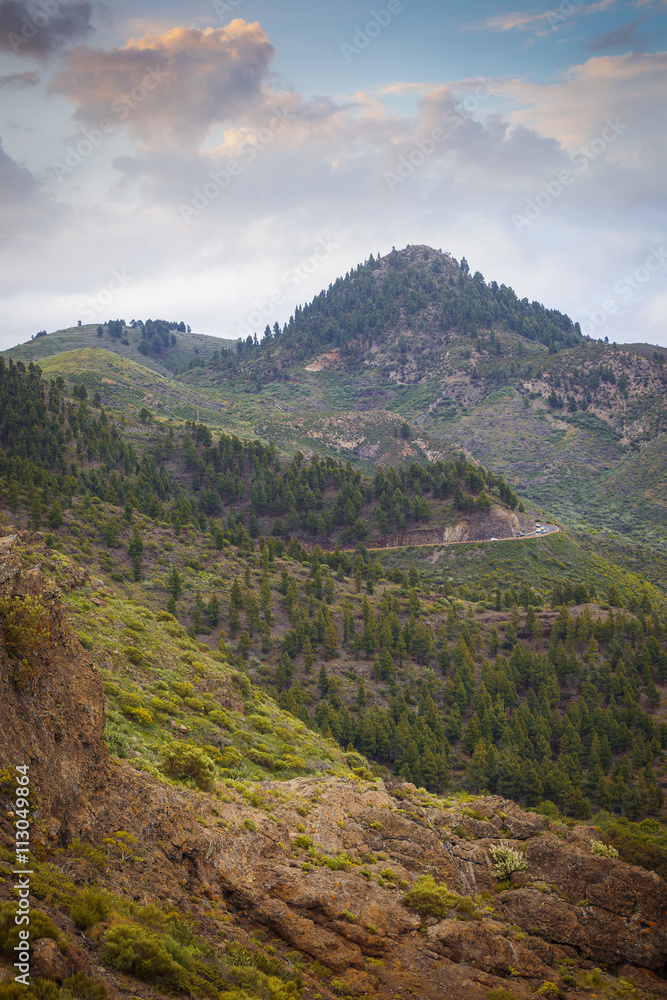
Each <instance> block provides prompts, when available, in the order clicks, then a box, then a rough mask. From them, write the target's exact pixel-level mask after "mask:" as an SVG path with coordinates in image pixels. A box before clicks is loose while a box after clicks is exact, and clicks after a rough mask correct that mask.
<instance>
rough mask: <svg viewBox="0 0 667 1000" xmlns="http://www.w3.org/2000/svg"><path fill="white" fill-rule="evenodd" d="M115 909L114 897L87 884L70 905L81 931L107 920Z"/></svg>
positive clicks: (72, 914) (75, 922)
mask: <svg viewBox="0 0 667 1000" xmlns="http://www.w3.org/2000/svg"><path fill="white" fill-rule="evenodd" d="M113 910H114V905H113V898H112V897H111V895H110V894H109V893H108V892H107V891H106V890H105V889H99V888H98V887H97V886H87V887H86V888H85V889H82V890H81V891H80V892H78V893H77V894H76V896H75V898H74V900H73V901H72V903H71V904H70V907H69V912H70V916H71V918H72V920H73V921H74V924H75V926H76V927H77V928H78V930H80V931H85V930H88V928H89V927H93V926H94V925H95V924H99V923H101V922H102V921H103V920H107V919H108V917H109V916H110V915H111V914H112V913H113Z"/></svg>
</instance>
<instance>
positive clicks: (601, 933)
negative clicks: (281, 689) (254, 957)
mask: <svg viewBox="0 0 667 1000" xmlns="http://www.w3.org/2000/svg"><path fill="white" fill-rule="evenodd" d="M14 552H15V548H14V547H13V544H12V543H10V542H7V543H6V544H5V556H4V559H3V560H0V561H1V562H2V566H1V567H0V570H1V572H0V576H1V577H2V578H3V582H2V588H3V595H2V596H4V597H6V596H7V595H8V594H14V595H15V594H20V595H24V594H26V593H29V592H31V591H32V592H36V593H39V594H40V595H41V599H42V602H43V603H44V605H45V606H46V607H48V609H49V616H50V639H49V643H48V645H45V646H43V647H42V648H41V650H40V651H39V654H38V657H37V666H38V668H39V669H37V670H36V671H35V673H34V677H33V680H32V682H31V686H30V687H29V688H27V689H25V690H23V691H17V690H16V685H15V683H14V682H13V681H12V679H11V677H12V674H11V671H12V662H11V661H10V659H9V658H8V656H7V654H6V651H3V659H2V670H1V678H2V680H1V683H2V690H1V698H0V765H1V766H2V767H8V766H11V765H12V764H19V763H29V764H30V773H31V777H32V783H33V787H34V788H35V790H36V792H37V796H38V799H39V812H38V814H37V816H36V823H35V830H36V831H38V832H39V840H38V841H36V843H38V844H39V852H40V858H41V860H42V861H47V862H48V861H51V862H55V863H56V864H57V865H60V868H61V870H62V871H64V870H65V867H64V866H63V865H62V859H63V848H66V847H67V845H68V844H70V843H71V842H72V838H82V839H83V840H84V841H89V842H90V843H91V844H93V845H98V846H99V845H103V844H104V841H105V838H107V839H109V840H111V841H112V842H113V840H114V837H115V835H116V834H117V832H118V831H124V832H125V833H126V834H128V835H130V836H131V837H135V838H136V848H133V849H130V850H128V851H124V850H123V849H122V847H121V848H118V847H117V846H114V845H113V843H112V845H111V846H110V847H108V848H107V852H108V858H107V860H106V863H105V865H104V866H103V868H99V867H98V868H94V867H92V866H91V865H87V864H86V862H85V861H84V860H81V859H79V860H78V861H77V860H76V859H73V860H72V861H71V863H70V867H69V868H68V869H67V871H68V873H69V875H70V876H71V878H72V879H73V882H74V883H76V884H80V883H82V882H83V883H85V882H97V883H98V884H99V885H100V886H102V887H105V888H107V889H109V890H111V891H113V892H115V893H116V894H120V895H121V896H124V897H126V898H128V899H130V900H135V901H137V902H139V903H142V904H146V903H154V904H156V905H157V906H160V907H163V908H165V909H171V910H173V909H177V910H179V911H182V913H183V914H184V915H189V916H191V917H193V918H196V920H197V921H198V933H199V934H200V935H201V937H203V938H205V939H206V940H207V941H208V942H209V943H210V944H211V946H212V947H213V948H218V947H220V945H221V943H222V942H223V940H224V941H226V942H227V943H229V942H230V941H238V942H239V943H241V944H243V945H244V946H245V947H248V948H250V949H254V948H255V947H256V945H257V932H259V933H260V934H261V935H264V936H267V935H268V938H269V940H270V941H271V942H272V947H274V948H275V949H276V950H277V953H278V955H280V956H287V958H288V959H289V960H290V961H293V962H294V961H295V960H296V958H298V959H299V961H300V962H301V967H302V969H303V973H304V983H303V990H302V995H303V997H305V998H315V997H316V996H318V995H319V996H320V997H322V998H325V1000H330V998H333V997H335V996H343V997H346V996H357V997H359V996H364V997H379V998H386V1000H390V998H391V1000H394V998H395V997H396V996H407V995H413V996H419V997H424V998H433V1000H435V998H436V997H437V998H442V997H453V998H459V997H461V998H470V1000H485V998H486V997H487V993H488V992H489V991H492V990H499V989H506V990H509V991H510V993H509V994H506V995H505V996H506V997H507V996H511V995H513V996H515V997H518V998H522V997H528V996H530V995H531V994H532V993H534V992H535V991H536V990H537V991H539V990H541V991H542V992H541V993H540V994H539V995H542V996H557V995H566V994H567V995H569V996H572V997H575V998H576V997H579V996H589V995H590V992H589V990H588V988H587V987H586V985H585V984H586V981H587V980H586V977H587V976H590V975H592V974H593V971H594V966H596V965H603V966H604V968H605V970H606V971H603V972H599V973H598V972H596V973H595V975H596V976H598V977H599V982H600V983H601V984H602V987H601V988H600V992H598V994H597V995H610V996H611V995H614V993H613V991H614V990H616V989H618V988H621V987H622V988H623V989H626V986H625V985H624V983H628V985H627V991H630V990H631V989H632V987H631V986H630V985H629V980H632V981H634V982H635V983H636V984H637V990H636V991H635V992H634V993H632V992H627V991H626V994H625V995H626V996H635V997H639V996H650V995H655V996H667V983H666V981H665V978H664V976H665V971H666V969H665V966H666V962H667V886H666V885H665V883H664V882H663V881H662V880H661V879H659V878H658V877H657V876H655V875H653V874H652V873H650V872H647V871H644V870H643V869H640V868H634V867H630V866H627V865H624V864H622V863H620V862H618V861H614V860H609V859H604V858H598V857H595V856H593V855H592V854H591V850H590V844H591V841H592V839H594V838H595V831H594V830H592V829H591V828H590V827H584V826H578V827H573V828H567V827H563V826H560V825H558V824H554V823H552V824H550V823H549V822H548V821H547V819H545V818H544V817H543V816H539V815H536V814H532V813H526V812H524V811H523V810H521V809H520V808H519V807H518V806H517V805H516V804H514V803H512V802H509V801H506V800H503V799H501V798H499V797H475V798H474V799H473V798H472V797H465V798H464V799H461V798H459V799H456V798H450V799H445V800H437V799H435V798H433V797H432V796H431V795H428V794H426V793H424V792H423V791H420V790H417V789H416V788H415V787H414V786H412V785H407V784H402V785H401V784H397V785H396V786H395V787H387V786H386V785H385V784H384V783H383V782H382V781H366V780H363V779H360V778H358V777H357V776H356V775H355V774H353V773H352V772H347V773H341V774H339V775H335V774H328V775H326V774H323V775H321V776H320V777H314V776H310V777H303V778H297V779H294V780H292V781H286V782H263V783H260V784H258V785H256V786H255V787H254V788H253V789H252V790H251V791H249V790H248V789H247V788H246V789H244V788H243V786H242V785H238V786H237V787H236V789H234V788H232V787H230V785H229V783H228V784H226V785H219V786H217V787H216V788H215V789H214V790H212V791H210V792H206V793H205V792H197V791H193V790H191V789H187V788H183V787H179V786H177V785H174V784H171V783H169V782H167V781H166V780H165V781H163V780H161V779H160V778H159V777H157V776H155V775H151V774H148V773H146V772H138V771H136V770H134V769H133V768H132V767H131V766H130V765H129V764H128V763H127V762H118V761H115V760H112V759H110V758H109V756H108V754H107V751H106V748H105V746H104V744H103V742H102V731H103V718H104V716H103V709H104V701H103V697H104V696H103V692H102V687H101V683H100V678H99V676H98V674H97V671H96V669H95V667H94V666H93V664H92V662H91V660H90V659H89V657H88V655H87V653H86V651H85V650H84V649H83V648H82V647H81V646H80V645H79V643H78V641H77V640H76V638H75V637H74V636H73V634H72V632H71V631H70V630H69V627H68V625H67V621H66V618H65V615H64V613H63V608H62V605H61V604H60V600H59V595H58V591H57V588H56V587H55V586H54V585H53V584H52V583H50V582H49V581H48V580H46V579H45V578H44V577H42V576H41V575H40V574H39V573H38V572H34V571H33V572H32V573H28V574H26V573H23V572H22V571H21V569H20V565H19V563H18V561H17V559H16V558H15V555H13V554H12V553H14ZM73 582H76V581H73ZM0 807H1V811H0V845H2V846H3V847H5V848H6V849H7V850H10V849H11V847H12V844H13V827H12V811H11V803H10V801H9V799H8V798H7V797H6V796H5V798H4V800H3V802H2V803H0ZM501 842H508V843H510V844H511V845H513V846H514V847H515V848H517V849H520V850H521V851H523V852H525V857H526V859H527V871H526V872H525V873H520V874H515V875H514V876H513V878H512V881H511V883H509V884H499V883H498V881H497V879H496V877H495V876H494V874H493V871H492V858H491V855H490V853H489V848H490V847H492V846H494V845H497V844H499V843H501ZM6 856H7V855H5V857H6ZM64 856H65V857H67V852H65V855H64ZM75 862H76V863H75ZM4 873H5V875H6V878H5V881H4V885H3V887H2V888H1V889H0V897H1V898H2V899H7V898H9V893H10V888H11V885H12V883H13V879H12V876H11V872H10V870H9V869H8V868H7V866H5V867H4ZM429 875H430V876H433V877H434V878H435V880H436V882H438V883H443V884H446V885H447V886H448V888H449V889H450V890H451V892H452V893H453V894H459V895H460V896H461V897H464V901H463V902H462V903H461V902H460V901H457V899H456V895H454V896H453V897H452V904H451V908H450V909H449V911H448V912H440V913H439V914H438V915H437V916H429V915H427V914H424V913H420V912H418V911H417V910H416V909H415V908H414V906H413V907H410V906H407V905H406V904H405V902H404V895H405V893H406V891H409V890H414V889H415V885H416V884H417V880H418V879H419V878H420V877H423V876H429ZM418 885H423V882H420V883H418ZM465 897H472V898H470V899H469V900H468V901H467V902H466V901H465ZM473 900H474V902H473ZM32 902H33V905H34V906H35V907H37V908H42V909H45V910H46V911H47V912H48V913H49V915H50V916H51V918H52V919H53V920H54V921H55V923H56V924H58V925H59V926H60V927H61V928H62V929H63V930H64V931H65V932H66V933H67V934H68V935H69V937H70V939H71V940H72V941H73V945H72V949H71V952H70V956H71V957H70V959H69V961H70V964H71V966H72V969H74V968H83V969H87V970H89V971H90V970H94V971H95V970H96V971H95V975H96V976H98V977H100V978H104V979H105V980H106V981H107V984H108V987H109V989H110V991H111V994H112V995H117V994H118V992H120V993H131V994H135V995H136V994H138V995H140V996H146V997H148V996H158V995H162V994H160V993H159V992H158V991H157V989H156V987H155V986H148V985H146V984H144V983H141V984H139V983H138V982H137V981H136V980H134V979H132V977H131V976H126V975H123V974H120V973H118V972H116V973H112V972H110V971H105V969H104V967H103V966H102V965H100V964H99V963H100V955H101V946H102V945H103V942H104V933H105V925H104V924H101V925H100V927H99V928H98V930H97V932H96V933H93V932H88V933H87V934H86V935H82V934H81V933H80V932H77V930H76V928H75V926H74V924H73V922H72V920H71V919H70V917H69V916H68V915H67V913H66V910H65V909H64V908H63V907H62V906H60V905H59V904H58V900H57V898H55V897H51V896H49V895H47V896H46V897H44V896H43V895H42V896H40V898H34V899H33V900H32ZM469 918H470V919H469ZM250 935H253V936H252V937H251V936H250ZM77 956H78V957H77ZM295 956H296V958H295ZM72 969H70V971H72ZM0 971H4V973H5V976H6V978H9V977H10V975H11V972H10V967H9V963H7V966H6V967H5V969H4V970H2V969H0ZM619 976H623V977H624V979H623V980H620V979H619V978H618V977H619ZM545 984H552V985H551V986H549V985H545ZM605 990H607V991H609V992H607V993H605V992H604V991H605ZM220 995H221V996H223V997H224V996H226V994H225V993H222V994H220ZM233 995H234V996H236V995H238V994H232V993H230V994H229V996H230V997H231V996H233ZM246 995H247V996H250V995H251V994H246ZM492 995H493V994H492ZM498 996H502V994H498Z"/></svg>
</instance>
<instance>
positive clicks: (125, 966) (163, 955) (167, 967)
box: [102, 923, 182, 986]
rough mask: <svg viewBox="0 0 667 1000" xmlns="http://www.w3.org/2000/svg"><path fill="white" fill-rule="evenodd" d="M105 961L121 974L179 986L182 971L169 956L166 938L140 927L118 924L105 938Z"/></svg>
mask: <svg viewBox="0 0 667 1000" xmlns="http://www.w3.org/2000/svg"><path fill="white" fill-rule="evenodd" d="M104 942H105V945H106V947H105V949H104V952H103V955H102V961H103V962H104V963H105V964H106V965H109V966H110V967H111V968H112V969H116V970H117V971H118V972H128V973H131V974H132V975H133V976H137V978H139V979H143V980H144V981H146V982H149V981H151V980H153V979H164V980H166V981H167V982H169V983H171V984H173V985H174V986H178V985H179V983H180V982H181V975H182V970H181V966H180V965H179V964H178V962H176V961H174V959H173V958H172V957H171V955H170V954H169V952H168V950H167V948H166V946H165V943H164V941H163V939H162V938H161V937H160V936H159V935H158V934H155V933H154V932H153V931H149V930H146V928H144V927H139V926H138V925H137V924H131V923H127V924H118V925H117V926H116V927H112V928H111V929H110V930H108V931H107V932H106V934H105V935H104Z"/></svg>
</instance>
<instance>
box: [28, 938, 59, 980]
mask: <svg viewBox="0 0 667 1000" xmlns="http://www.w3.org/2000/svg"><path fill="white" fill-rule="evenodd" d="M30 976H31V978H36V977H41V978H42V979H55V980H56V982H58V983H62V981H63V979H65V977H66V976H67V960H66V959H65V956H64V955H63V954H62V953H61V951H60V949H59V948H58V945H57V944H56V942H55V941H54V940H53V939H52V938H37V940H36V941H33V943H32V955H31V956H30Z"/></svg>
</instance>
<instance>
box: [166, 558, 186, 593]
mask: <svg viewBox="0 0 667 1000" xmlns="http://www.w3.org/2000/svg"><path fill="white" fill-rule="evenodd" d="M167 587H168V588H169V593H170V594H171V596H172V597H173V599H174V601H177V600H178V598H179V597H180V596H181V593H182V591H183V585H182V583H181V574H180V573H179V572H178V570H177V568H176V567H175V566H174V568H173V569H172V571H171V573H170V574H169V579H168V581H167Z"/></svg>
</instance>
